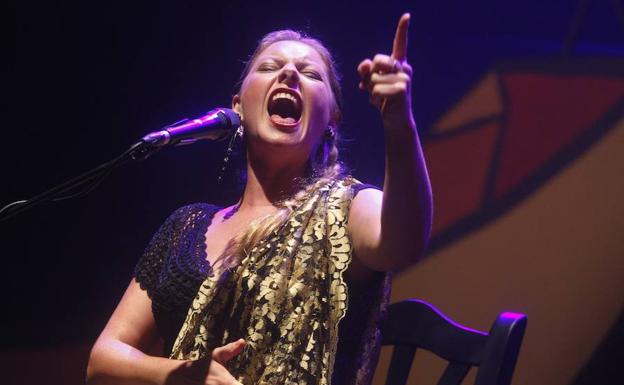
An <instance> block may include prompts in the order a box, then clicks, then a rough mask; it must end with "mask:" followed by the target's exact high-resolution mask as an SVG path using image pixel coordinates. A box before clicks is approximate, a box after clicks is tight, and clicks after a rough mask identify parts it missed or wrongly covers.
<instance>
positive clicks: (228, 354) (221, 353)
mask: <svg viewBox="0 0 624 385" xmlns="http://www.w3.org/2000/svg"><path fill="white" fill-rule="evenodd" d="M246 344H247V343H246V342H245V340H244V339H242V338H240V339H238V340H236V341H234V342H230V343H229V344H227V345H223V346H221V347H218V348H216V349H215V350H213V351H212V359H213V360H215V361H217V362H218V363H220V364H221V365H225V364H226V363H227V362H228V361H229V360H231V359H232V358H234V357H236V356H237V355H238V354H240V353H241V352H242V351H243V349H244V348H245V345H246Z"/></svg>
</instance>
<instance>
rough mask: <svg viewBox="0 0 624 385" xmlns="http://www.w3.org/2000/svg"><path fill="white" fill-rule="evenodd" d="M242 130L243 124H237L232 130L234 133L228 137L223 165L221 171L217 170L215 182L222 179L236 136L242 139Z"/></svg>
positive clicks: (219, 181) (243, 130)
mask: <svg viewBox="0 0 624 385" xmlns="http://www.w3.org/2000/svg"><path fill="white" fill-rule="evenodd" d="M244 132H245V129H244V128H243V126H242V125H241V126H238V128H237V129H236V131H235V132H234V135H232V137H231V138H230V141H229V143H228V148H227V150H225V156H224V157H223V166H221V171H220V172H219V177H218V178H217V184H220V183H221V181H222V180H223V176H224V175H225V170H226V169H227V165H228V163H229V162H230V157H231V155H232V151H233V149H234V144H235V142H236V138H241V139H242V138H243V134H244Z"/></svg>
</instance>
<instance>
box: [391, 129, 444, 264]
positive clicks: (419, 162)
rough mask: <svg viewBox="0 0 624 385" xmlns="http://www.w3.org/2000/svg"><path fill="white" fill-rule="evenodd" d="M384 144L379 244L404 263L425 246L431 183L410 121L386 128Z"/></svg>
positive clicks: (430, 217) (413, 260) (428, 223)
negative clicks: (384, 162) (384, 159)
mask: <svg viewBox="0 0 624 385" xmlns="http://www.w3.org/2000/svg"><path fill="white" fill-rule="evenodd" d="M385 143H386V165H385V179H384V194H383V202H382V210H381V224H382V226H381V245H380V246H381V248H382V250H383V253H384V254H385V255H391V256H393V258H397V259H399V260H400V261H402V263H401V264H402V265H405V266H407V265H409V264H411V263H413V262H415V261H416V260H417V259H418V258H419V257H420V256H421V255H422V253H423V251H424V249H425V248H426V246H427V241H428V239H429V235H430V232H431V222H432V211H433V209H432V194H431V185H430V182H429V175H428V172H427V167H426V164H425V158H424V155H423V151H422V147H421V144H420V140H419V138H418V132H417V131H416V127H415V124H414V122H413V120H412V122H410V124H409V125H407V126H404V127H385Z"/></svg>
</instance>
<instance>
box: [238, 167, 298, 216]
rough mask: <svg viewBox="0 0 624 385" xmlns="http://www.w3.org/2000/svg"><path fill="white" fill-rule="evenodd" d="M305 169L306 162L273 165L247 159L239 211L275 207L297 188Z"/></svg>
mask: <svg viewBox="0 0 624 385" xmlns="http://www.w3.org/2000/svg"><path fill="white" fill-rule="evenodd" d="M306 169H307V164H306V163H302V164H297V163H294V164H293V163H286V164H281V165H275V164H267V162H262V161H254V159H249V160H248V162H247V182H246V184H245V190H244V192H243V197H242V198H241V202H240V205H239V211H240V210H243V211H257V210H264V209H267V208H269V207H275V206H276V204H277V203H278V202H280V201H282V200H284V199H285V198H287V197H289V196H291V195H292V194H294V193H295V192H297V190H299V188H300V181H301V180H302V179H303V178H305V176H306Z"/></svg>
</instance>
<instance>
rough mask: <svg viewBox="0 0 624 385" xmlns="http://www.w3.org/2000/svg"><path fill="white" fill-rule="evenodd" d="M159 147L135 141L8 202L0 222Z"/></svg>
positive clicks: (95, 178) (102, 175)
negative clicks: (67, 177) (71, 174)
mask: <svg viewBox="0 0 624 385" xmlns="http://www.w3.org/2000/svg"><path fill="white" fill-rule="evenodd" d="M161 148H162V147H157V146H150V145H149V144H147V143H145V142H143V141H140V142H137V143H135V144H133V145H132V146H130V148H129V149H127V150H126V151H125V152H124V153H123V154H121V155H120V156H118V157H117V158H115V159H113V160H110V161H108V162H106V163H104V164H101V165H99V166H97V167H95V168H93V169H91V170H89V171H87V172H85V173H83V174H81V175H78V176H77V177H75V178H72V179H70V180H68V181H67V182H65V183H62V184H60V185H58V186H56V187H53V188H51V189H50V190H48V191H45V192H43V193H41V194H39V195H37V196H35V197H33V198H31V199H28V200H22V201H16V202H12V203H9V204H8V205H6V206H4V207H3V208H2V209H0V222H4V221H5V220H7V219H9V218H11V217H13V216H15V215H17V214H19V213H21V212H24V211H26V210H28V209H30V208H33V207H35V206H37V205H39V204H41V203H44V202H48V201H52V200H54V199H57V198H59V196H60V195H61V194H64V193H66V192H68V191H71V190H74V189H76V188H77V187H80V186H83V185H86V184H88V183H97V180H98V178H104V177H106V175H107V174H108V173H109V172H110V171H111V170H113V169H114V168H116V167H117V166H121V165H122V164H124V163H126V162H128V161H130V160H136V161H141V160H145V159H147V158H148V157H150V156H151V155H153V154H154V153H156V152H157V151H158V150H160V149H161Z"/></svg>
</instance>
